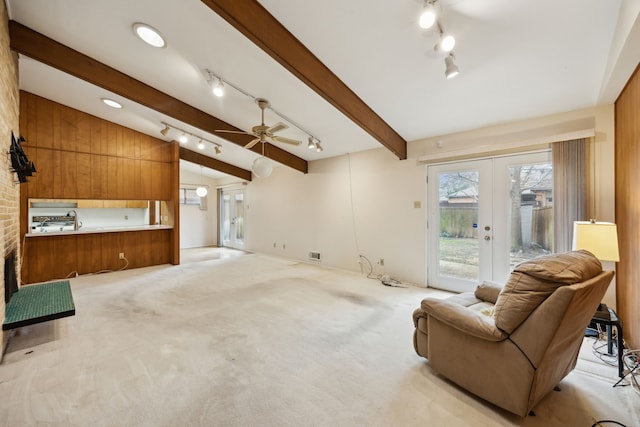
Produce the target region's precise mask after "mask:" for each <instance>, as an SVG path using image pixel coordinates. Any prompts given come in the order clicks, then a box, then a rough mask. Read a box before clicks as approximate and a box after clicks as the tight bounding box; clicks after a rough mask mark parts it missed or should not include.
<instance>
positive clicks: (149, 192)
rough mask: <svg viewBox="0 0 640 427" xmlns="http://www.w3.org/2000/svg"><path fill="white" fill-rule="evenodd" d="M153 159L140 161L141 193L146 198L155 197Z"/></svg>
mask: <svg viewBox="0 0 640 427" xmlns="http://www.w3.org/2000/svg"><path fill="white" fill-rule="evenodd" d="M152 163H153V162H152V161H150V160H140V161H139V164H140V166H139V169H140V193H141V194H140V195H141V196H142V198H144V199H148V198H153V197H154V194H153V183H152V177H153V174H152V170H151V165H152Z"/></svg>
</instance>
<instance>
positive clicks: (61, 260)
mask: <svg viewBox="0 0 640 427" xmlns="http://www.w3.org/2000/svg"><path fill="white" fill-rule="evenodd" d="M46 238H47V239H52V240H53V244H54V259H55V261H56V267H55V269H53V268H52V270H54V271H57V274H55V275H54V277H53V279H64V278H66V277H68V276H69V275H71V274H73V273H74V272H77V271H78V248H77V239H76V236H55V237H46ZM47 280H52V279H47Z"/></svg>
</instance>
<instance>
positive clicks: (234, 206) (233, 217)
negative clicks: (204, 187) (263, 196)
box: [220, 189, 246, 249]
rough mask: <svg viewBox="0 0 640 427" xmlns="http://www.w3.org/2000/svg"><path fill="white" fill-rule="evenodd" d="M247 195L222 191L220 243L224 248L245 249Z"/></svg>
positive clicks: (233, 191) (237, 191)
mask: <svg viewBox="0 0 640 427" xmlns="http://www.w3.org/2000/svg"><path fill="white" fill-rule="evenodd" d="M245 225H246V224H245V194H244V189H242V190H222V192H221V194H220V237H221V238H220V241H221V243H222V246H225V247H229V248H234V249H244V246H245V245H244V243H245Z"/></svg>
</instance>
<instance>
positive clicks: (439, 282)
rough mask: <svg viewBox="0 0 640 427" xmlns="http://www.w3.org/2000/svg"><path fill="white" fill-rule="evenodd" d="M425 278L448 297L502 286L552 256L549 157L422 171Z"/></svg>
mask: <svg viewBox="0 0 640 427" xmlns="http://www.w3.org/2000/svg"><path fill="white" fill-rule="evenodd" d="M427 180H428V185H427V205H428V210H427V215H428V218H427V227H428V228H427V254H428V255H427V257H428V260H427V279H428V284H429V286H432V287H436V288H440V289H446V290H450V291H454V292H466V291H471V290H474V289H475V287H476V286H477V285H478V283H480V282H481V281H483V280H489V281H495V282H499V283H504V282H505V281H506V279H507V278H508V275H509V273H510V272H511V270H512V269H513V267H514V266H515V265H517V264H518V263H520V262H522V261H524V260H527V259H531V258H535V257H537V256H540V255H543V254H545V253H549V252H552V251H553V237H552V236H553V194H552V191H553V171H552V166H551V153H550V152H547V151H545V152H538V153H531V154H520V155H513V156H502V157H495V158H489V159H482V160H473V161H464V162H456V163H447V164H439V165H432V166H428V167H427Z"/></svg>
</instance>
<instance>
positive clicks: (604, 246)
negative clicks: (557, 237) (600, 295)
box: [572, 220, 620, 318]
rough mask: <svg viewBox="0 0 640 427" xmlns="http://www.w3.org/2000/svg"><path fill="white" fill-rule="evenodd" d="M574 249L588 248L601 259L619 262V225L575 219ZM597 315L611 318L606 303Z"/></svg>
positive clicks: (599, 308) (599, 307) (597, 311)
mask: <svg viewBox="0 0 640 427" xmlns="http://www.w3.org/2000/svg"><path fill="white" fill-rule="evenodd" d="M572 249H573V250H578V249H586V250H588V251H589V252H591V253H592V254H593V255H594V256H595V257H596V258H598V259H599V260H600V261H615V262H618V261H620V253H619V251H618V227H617V226H616V225H615V224H614V223H612V222H597V221H595V220H591V221H574V222H573V245H572ZM595 317H599V318H602V317H604V318H610V315H609V308H608V307H607V306H606V304H600V306H598V309H597V310H596V314H595Z"/></svg>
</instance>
